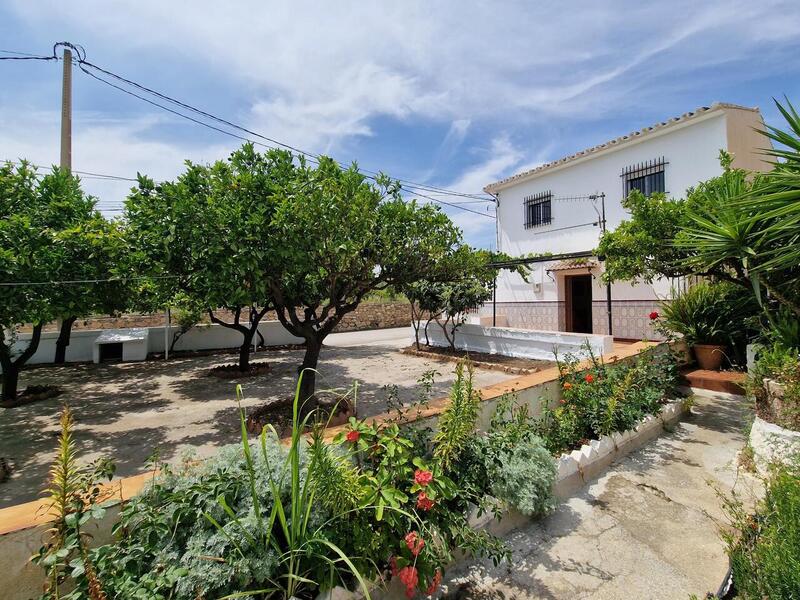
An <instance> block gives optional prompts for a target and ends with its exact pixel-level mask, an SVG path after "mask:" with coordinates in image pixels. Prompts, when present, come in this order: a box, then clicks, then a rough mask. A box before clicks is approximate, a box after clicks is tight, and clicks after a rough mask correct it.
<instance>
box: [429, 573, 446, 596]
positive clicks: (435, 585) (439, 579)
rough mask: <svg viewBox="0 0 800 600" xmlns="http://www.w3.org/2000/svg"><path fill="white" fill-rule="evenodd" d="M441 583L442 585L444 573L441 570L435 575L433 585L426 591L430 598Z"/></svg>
mask: <svg viewBox="0 0 800 600" xmlns="http://www.w3.org/2000/svg"><path fill="white" fill-rule="evenodd" d="M440 583H442V572H441V571H440V570H439V569H436V573H434V574H433V579H432V580H431V584H430V585H429V586H428V589H427V590H425V593H426V594H428V596H432V595H433V593H434V592H435V591H436V589H437V588H438V587H439V584H440Z"/></svg>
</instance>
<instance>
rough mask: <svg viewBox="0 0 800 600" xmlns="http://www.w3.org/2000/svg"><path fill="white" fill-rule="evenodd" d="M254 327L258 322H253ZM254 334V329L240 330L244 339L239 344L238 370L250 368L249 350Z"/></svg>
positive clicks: (251, 346) (243, 370)
mask: <svg viewBox="0 0 800 600" xmlns="http://www.w3.org/2000/svg"><path fill="white" fill-rule="evenodd" d="M255 327H258V323H256V324H255ZM254 335H255V329H248V330H247V331H246V332H242V336H244V340H243V341H242V345H241V346H239V370H240V371H242V372H245V371H247V370H249V369H250V351H251V350H252V348H253V336H254Z"/></svg>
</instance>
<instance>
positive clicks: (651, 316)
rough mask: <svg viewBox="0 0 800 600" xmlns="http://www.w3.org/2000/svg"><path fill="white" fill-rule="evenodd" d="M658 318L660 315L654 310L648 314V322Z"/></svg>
mask: <svg viewBox="0 0 800 600" xmlns="http://www.w3.org/2000/svg"><path fill="white" fill-rule="evenodd" d="M659 316H660V315H659V314H658V311H655V310H654V311H653V312H651V313H650V320H651V321H655V320H656V319H657V318H658V317H659Z"/></svg>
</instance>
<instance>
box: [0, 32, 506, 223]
mask: <svg viewBox="0 0 800 600" xmlns="http://www.w3.org/2000/svg"><path fill="white" fill-rule="evenodd" d="M59 46H64V47H67V48H70V49H72V50H75V54H76V57H75V58H74V59H73V60H74V62H75V64H77V65H78V67H79V69H80V70H81V72H83V73H84V74H86V75H88V76H90V77H92V78H93V79H95V80H97V81H99V82H101V83H103V84H105V85H107V86H110V87H112V88H115V89H117V90H118V91H121V92H123V93H125V94H128V95H130V96H133V97H135V98H137V99H139V100H142V101H143V102H147V103H148V104H151V105H153V106H156V107H158V108H160V109H162V110H164V111H167V112H169V113H171V114H173V115H175V116H178V117H181V118H183V119H186V120H189V121H191V122H193V123H195V124H197V125H200V126H203V127H206V128H208V129H211V130H214V131H217V132H219V133H222V134H224V135H228V136H231V137H233V138H236V139H239V140H242V141H247V142H251V143H254V144H258V145H260V146H263V147H267V148H275V147H281V148H285V149H288V150H291V151H293V152H295V153H297V154H300V155H302V156H305V157H307V158H308V159H309V160H312V161H314V162H315V163H317V164H319V159H320V157H319V156H318V155H315V154H313V153H311V152H307V151H305V150H302V149H301V148H298V147H296V146H292V145H290V144H286V143H285V142H281V141H279V140H277V139H274V138H270V137H268V136H265V135H262V134H260V133H258V132H256V131H253V130H251V129H248V128H246V127H243V126H241V125H238V124H236V123H233V122H232V121H229V120H227V119H224V118H222V117H218V116H216V115H214V114H212V113H209V112H207V111H204V110H202V109H199V108H197V107H195V106H192V105H190V104H188V103H185V102H182V101H180V100H177V99H175V98H172V97H170V96H168V95H166V94H162V93H161V92H158V91H157V90H154V89H152V88H149V87H147V86H145V85H142V84H140V83H137V82H136V81H133V80H131V79H128V78H126V77H123V76H121V75H119V74H117V73H114V72H113V71H110V70H108V69H104V68H103V67H100V66H98V65H95V64H93V63H91V62H89V61H87V60H86V51H85V50H84V49H83V47H82V46H80V45H76V44H71V43H69V42H59V43H57V44H55V45H54V46H53V55H52V56H37V55H30V56H20V57H9V58H20V59H22V58H25V59H30V60H55V59H58V58H59V57H58V56H57V55H56V49H57V48H58V47H59ZM6 52H9V53H10V52H11V51H6ZM17 54H27V53H17ZM0 58H2V57H0ZM90 69H93V70H95V71H97V72H100V73H103V74H104V75H107V76H109V77H111V78H113V79H115V80H117V81H119V82H121V83H124V84H126V85H128V86H131V87H134V88H136V89H138V90H141V91H142V92H145V93H148V94H151V95H153V96H155V97H157V98H159V99H162V100H164V101H166V102H170V103H172V104H174V105H176V106H179V107H181V108H183V109H185V110H188V111H191V112H193V113H195V114H197V115H200V116H203V117H205V118H207V119H211V120H213V121H216V122H218V123H221V124H223V125H226V126H228V127H231V128H233V129H236V130H239V131H243V132H245V133H248V134H249V135H252V136H255V137H258V138H260V139H263V140H266V141H267V142H269V143H270V144H272V145H270V144H265V143H262V142H257V141H255V140H252V139H250V138H247V137H245V136H241V135H238V134H235V133H233V132H231V131H227V130H225V129H222V128H220V127H216V126H214V125H211V124H210V123H206V122H204V121H201V120H200V119H196V118H194V117H191V116H190V115H187V114H184V113H182V112H180V111H178V110H174V109H172V108H170V107H168V106H165V105H164V104H161V103H159V102H156V101H154V100H151V99H150V98H146V97H144V96H142V95H141V94H137V93H136V92H133V91H131V90H129V89H125V88H123V87H122V86H120V85H117V84H115V83H114V82H112V81H109V80H107V79H105V78H103V77H101V76H99V75H97V74H96V73H93V72H91V71H90ZM337 164H339V165H340V166H341V167H342V168H347V167H346V165H344V164H343V163H340V162H339V161H337ZM75 172H76V173H77V171H75ZM361 172H362V173H363V174H364V176H365V177H367V178H369V179H372V180H374V181H377V178H378V177H379V176H380V174H379V173H377V172H375V171H370V170H368V169H361ZM85 174H86V175H87V176H91V177H97V178H105V179H118V180H127V181H136V180H135V179H132V178H122V177H115V176H106V175H103V174H98V173H90V172H85ZM397 181H398V182H400V183H401V184H406V185H405V186H403V187H405V188H406V189H408V190H410V191H411V192H412V193H413V195H416V196H420V197H422V198H425V199H427V200H430V201H431V202H436V203H439V204H443V205H446V206H450V207H452V208H455V209H458V210H462V211H466V212H469V213H473V214H476V215H480V216H483V217H488V218H490V219H494V218H496V217H495V215H492V214H489V213H486V212H480V211H477V210H473V209H470V208H467V207H464V206H461V204H466V203H470V204H477V203H494V202H495V200H494V198H492V199H487V198H480V197H478V196H477V195H476V194H468V193H465V192H459V191H455V190H448V189H446V188H441V187H438V186H433V185H429V184H422V183H418V182H414V181H410V180H406V179H397ZM420 190H422V191H420ZM423 191H424V192H426V193H423ZM429 194H438V195H447V196H455V197H464V198H470V199H471V200H472V201H471V202H448V201H445V200H442V199H441V198H435V197H433V196H431V195H429Z"/></svg>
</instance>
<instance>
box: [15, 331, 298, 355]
mask: <svg viewBox="0 0 800 600" xmlns="http://www.w3.org/2000/svg"><path fill="white" fill-rule="evenodd" d="M146 329H149V334H148V336H147V351H148V353H160V352H164V329H165V328H164V327H163V326H161V327H148V328H146ZM177 329H178V328H177V327H172V328H171V329H170V336H169V342H170V343H171V342H172V334H173V333H174V332H175V331H177ZM258 330H259V331H260V332H261V335H263V336H264V343H265V344H266V345H267V346H283V345H286V344H300V343H303V341H304V340H303V339H301V338H298V337H295V336H293V335H292V334H291V333H289V332H288V331H286V328H284V326H283V325H281V324H280V322H279V321H263V322H261V323H259V325H258ZM107 331H108V330H106V329H79V330H75V331H73V332H72V335H71V336H70V344H69V346H68V347H67V353H66V361H67V362H84V361H91V360H92V359H93V354H92V353H93V350H94V341H95V340H96V339H97V337H98V336H100V335H101V334H103V333H105V332H107ZM30 339H31V334H29V333H23V334H20V335H19V338H18V340H17V342H16V344H14V351H15V353H19V352H21V351H22V350H23V349H24V348H25V347H27V345H28V342H29V340H30ZM57 339H58V332H57V331H47V332H44V333H42V338H41V340H40V341H39V348H38V349H37V350H36V353H35V354H34V355H33V356H32V357H31V359H30V360H29V361H28V362H27V363H26V364H43V363H52V362H53V358H54V357H55V352H56V340H57ZM256 339H258V338H256ZM241 344H242V334H241V333H239V332H238V331H234V330H232V329H229V328H226V327H222V326H221V325H213V324H212V325H206V324H201V325H196V326H195V327H193V328H192V329H190V330H189V331H188V332H187V333H186V334H185V335H183V336H182V337H181V338H180V339H179V340H178V342H177V343H176V344H175V350H176V351H177V350H218V349H223V348H238V347H239V346H240V345H241Z"/></svg>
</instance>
